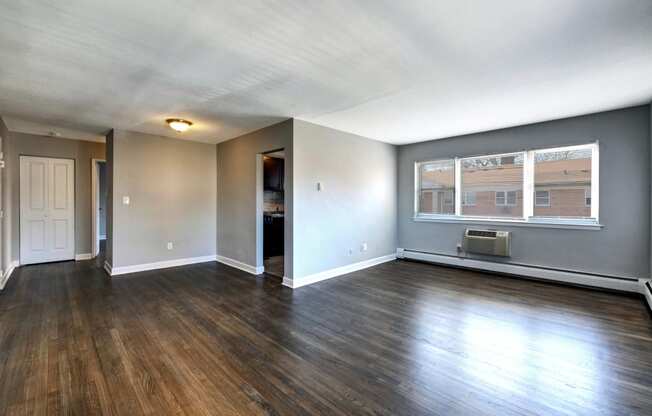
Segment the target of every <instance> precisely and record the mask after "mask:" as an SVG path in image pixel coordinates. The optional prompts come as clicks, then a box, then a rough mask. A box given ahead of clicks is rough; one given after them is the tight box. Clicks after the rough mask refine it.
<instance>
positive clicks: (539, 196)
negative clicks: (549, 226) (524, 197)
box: [534, 191, 550, 207]
mask: <svg viewBox="0 0 652 416" xmlns="http://www.w3.org/2000/svg"><path fill="white" fill-rule="evenodd" d="M534 206H535V207H549V206H550V191H534Z"/></svg>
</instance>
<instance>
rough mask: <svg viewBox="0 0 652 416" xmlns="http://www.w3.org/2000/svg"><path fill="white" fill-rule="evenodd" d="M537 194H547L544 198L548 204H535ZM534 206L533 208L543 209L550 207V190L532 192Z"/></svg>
mask: <svg viewBox="0 0 652 416" xmlns="http://www.w3.org/2000/svg"><path fill="white" fill-rule="evenodd" d="M537 192H545V193H546V194H548V196H547V197H546V200H547V201H548V202H546V203H545V204H539V203H538V202H537V199H539V197H538V196H537ZM585 202H586V198H585ZM534 206H535V207H544V208H545V207H550V206H551V205H550V190H545V191H537V190H535V191H534Z"/></svg>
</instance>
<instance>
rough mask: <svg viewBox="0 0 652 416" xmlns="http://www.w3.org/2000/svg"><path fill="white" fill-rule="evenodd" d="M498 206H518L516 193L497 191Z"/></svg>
mask: <svg viewBox="0 0 652 416" xmlns="http://www.w3.org/2000/svg"><path fill="white" fill-rule="evenodd" d="M496 205H497V206H501V205H503V206H514V205H516V191H496Z"/></svg>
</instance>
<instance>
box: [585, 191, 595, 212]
mask: <svg viewBox="0 0 652 416" xmlns="http://www.w3.org/2000/svg"><path fill="white" fill-rule="evenodd" d="M586 191H587V189H586V188H585V189H584V206H585V207H587V208H589V207H590V206H591V205H593V199H592V195H591V193H589V196H588V198H591V203H590V204H587V203H586V198H587V196H586V193H587V192H586ZM591 192H593V190H591Z"/></svg>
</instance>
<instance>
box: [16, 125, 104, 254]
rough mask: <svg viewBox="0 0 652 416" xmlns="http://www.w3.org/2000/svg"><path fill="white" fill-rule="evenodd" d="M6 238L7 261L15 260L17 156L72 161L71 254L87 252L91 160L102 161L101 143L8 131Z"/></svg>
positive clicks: (18, 191)
mask: <svg viewBox="0 0 652 416" xmlns="http://www.w3.org/2000/svg"><path fill="white" fill-rule="evenodd" d="M5 144H6V146H5V149H4V152H5V161H6V166H7V167H6V169H5V173H6V176H7V178H6V179H7V184H6V187H5V191H6V193H5V195H6V198H7V201H8V204H7V205H8V207H7V208H8V209H7V211H8V213H7V214H8V218H9V221H8V225H7V228H9V229H8V230H7V231H8V233H9V236H10V247H9V251H10V254H9V258H10V259H11V261H17V260H19V254H20V233H19V231H20V215H19V214H20V181H19V173H20V164H19V157H20V156H21V155H24V156H40V157H53V158H62V159H74V160H75V253H76V254H87V253H90V252H91V239H92V237H91V230H92V228H91V227H92V215H91V159H94V158H95V159H104V154H105V151H104V148H105V146H104V143H95V142H87V141H81V140H69V139H61V138H53V137H45V136H36V135H31V134H23V133H14V132H10V133H9V135H8V139H7V140H6V142H5Z"/></svg>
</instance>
